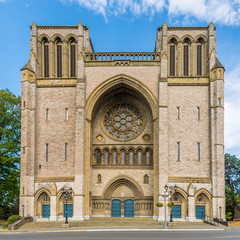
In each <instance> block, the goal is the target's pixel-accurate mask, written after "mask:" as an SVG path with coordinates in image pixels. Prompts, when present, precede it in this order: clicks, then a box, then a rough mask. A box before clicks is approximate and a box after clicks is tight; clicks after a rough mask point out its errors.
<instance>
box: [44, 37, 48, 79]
mask: <svg viewBox="0 0 240 240" xmlns="http://www.w3.org/2000/svg"><path fill="white" fill-rule="evenodd" d="M43 68H44V77H49V42H48V40H47V39H45V40H44V41H43Z"/></svg>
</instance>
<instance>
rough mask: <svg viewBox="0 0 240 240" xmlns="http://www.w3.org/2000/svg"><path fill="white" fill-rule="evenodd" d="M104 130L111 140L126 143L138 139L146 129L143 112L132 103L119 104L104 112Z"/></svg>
mask: <svg viewBox="0 0 240 240" xmlns="http://www.w3.org/2000/svg"><path fill="white" fill-rule="evenodd" d="M102 119H103V120H102V122H101V123H102V128H103V130H104V132H105V133H106V134H107V135H108V136H109V137H111V138H113V139H115V140H119V141H126V140H130V139H133V138H135V137H137V136H138V135H139V134H140V133H141V132H142V131H143V129H144V127H145V123H146V117H145V113H144V112H143V110H141V109H140V108H139V107H138V106H137V105H135V104H132V103H126V102H123V103H117V104H114V105H112V106H110V107H108V108H107V109H106V110H105V111H104V112H103V117H102Z"/></svg>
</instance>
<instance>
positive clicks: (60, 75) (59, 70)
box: [56, 39, 62, 77]
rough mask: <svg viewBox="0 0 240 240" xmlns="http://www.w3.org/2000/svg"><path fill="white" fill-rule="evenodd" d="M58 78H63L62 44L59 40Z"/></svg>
mask: <svg viewBox="0 0 240 240" xmlns="http://www.w3.org/2000/svg"><path fill="white" fill-rule="evenodd" d="M56 43H57V44H56V45H57V77H62V42H61V40H60V39H57V42H56Z"/></svg>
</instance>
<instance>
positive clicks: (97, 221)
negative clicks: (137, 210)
mask: <svg viewBox="0 0 240 240" xmlns="http://www.w3.org/2000/svg"><path fill="white" fill-rule="evenodd" d="M63 224H64V221H56V222H49V221H48V222H30V223H26V224H24V225H23V226H21V227H20V228H19V229H20V230H27V229H47V228H62V227H63ZM69 224H70V227H117V226H126V227H127V226H128V227H131V226H139V227H140V226H159V227H161V226H162V225H163V222H158V221H156V220H153V219H152V218H90V219H89V220H86V221H81V222H77V221H76V222H75V221H73V222H71V221H69ZM186 225H195V226H197V225H198V226H207V225H208V224H206V223H204V222H185V221H174V226H186Z"/></svg>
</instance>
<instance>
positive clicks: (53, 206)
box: [50, 196, 57, 221]
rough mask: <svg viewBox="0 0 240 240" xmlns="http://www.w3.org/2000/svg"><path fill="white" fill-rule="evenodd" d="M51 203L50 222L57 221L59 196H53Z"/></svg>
mask: <svg viewBox="0 0 240 240" xmlns="http://www.w3.org/2000/svg"><path fill="white" fill-rule="evenodd" d="M50 203H51V206H50V221H57V196H51V197H50Z"/></svg>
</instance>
